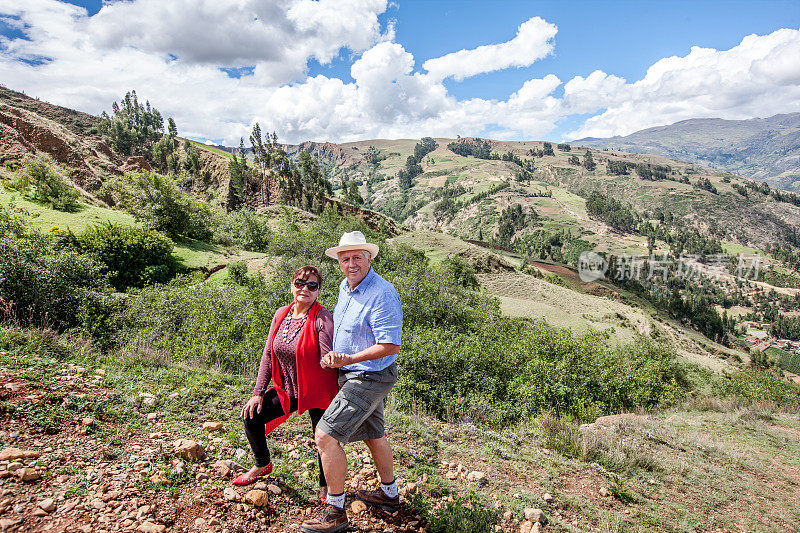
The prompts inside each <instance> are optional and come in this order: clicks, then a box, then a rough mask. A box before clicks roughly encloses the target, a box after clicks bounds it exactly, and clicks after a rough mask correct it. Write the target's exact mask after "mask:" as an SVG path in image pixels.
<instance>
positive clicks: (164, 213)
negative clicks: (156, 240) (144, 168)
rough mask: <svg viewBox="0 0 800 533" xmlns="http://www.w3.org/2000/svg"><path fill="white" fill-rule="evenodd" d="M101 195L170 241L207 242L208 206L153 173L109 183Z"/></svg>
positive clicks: (209, 211) (173, 183) (209, 228)
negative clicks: (105, 195) (179, 238)
mask: <svg viewBox="0 0 800 533" xmlns="http://www.w3.org/2000/svg"><path fill="white" fill-rule="evenodd" d="M102 190H103V192H104V193H106V194H112V195H113V196H114V197H116V198H117V201H118V202H119V203H120V205H121V206H122V207H123V209H125V210H126V211H128V212H129V213H131V214H132V215H133V216H134V217H135V218H136V219H137V220H140V221H142V222H143V223H144V224H145V225H147V226H148V227H150V228H152V229H154V230H157V231H160V232H162V233H165V234H166V235H167V236H168V237H170V238H173V239H174V238H176V237H185V238H189V239H197V240H201V241H207V240H209V239H210V238H211V235H212V232H211V219H212V212H211V209H210V208H209V206H208V205H206V204H204V203H202V202H199V201H198V200H196V199H195V198H192V197H191V196H190V195H189V194H187V193H184V192H183V191H181V190H180V188H179V187H178V186H177V185H176V184H175V181H174V180H173V179H172V178H170V177H168V176H162V175H161V174H157V173H155V172H131V173H128V174H126V175H125V177H124V178H116V179H113V180H109V181H108V182H106V183H105V184H104V185H103V189H102Z"/></svg>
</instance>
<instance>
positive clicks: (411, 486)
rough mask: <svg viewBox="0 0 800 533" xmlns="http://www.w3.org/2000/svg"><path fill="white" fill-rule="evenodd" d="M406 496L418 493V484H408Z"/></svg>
mask: <svg viewBox="0 0 800 533" xmlns="http://www.w3.org/2000/svg"><path fill="white" fill-rule="evenodd" d="M405 488H406V494H414V493H415V492H417V484H416V483H406V487H405Z"/></svg>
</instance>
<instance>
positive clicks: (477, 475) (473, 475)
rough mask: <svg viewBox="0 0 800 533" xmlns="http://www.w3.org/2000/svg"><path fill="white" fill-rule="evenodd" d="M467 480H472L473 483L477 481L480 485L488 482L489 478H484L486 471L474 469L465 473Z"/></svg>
mask: <svg viewBox="0 0 800 533" xmlns="http://www.w3.org/2000/svg"><path fill="white" fill-rule="evenodd" d="M467 481H474V482H475V483H478V484H480V485H485V484H486V483H488V482H489V480H488V479H486V473H485V472H480V471H478V470H475V471H473V472H470V473H469V474H467Z"/></svg>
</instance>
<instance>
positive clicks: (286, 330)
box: [281, 307, 311, 344]
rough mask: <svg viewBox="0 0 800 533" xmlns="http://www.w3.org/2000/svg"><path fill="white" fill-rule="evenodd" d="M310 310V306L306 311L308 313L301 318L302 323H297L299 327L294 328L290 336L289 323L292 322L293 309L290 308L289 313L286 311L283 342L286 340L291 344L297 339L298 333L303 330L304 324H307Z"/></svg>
mask: <svg viewBox="0 0 800 533" xmlns="http://www.w3.org/2000/svg"><path fill="white" fill-rule="evenodd" d="M309 311H311V308H310V307H309V308H308V311H306V314H304V315H303V316H302V317H301V318H300V323H299V324H298V325H297V329H296V330H294V333H292V335H291V336H289V324H291V323H292V311H291V309H290V310H289V312H288V313H286V324H285V325H284V326H283V332H282V333H281V338H283V342H285V343H286V344H289V343H291V342H292V341H293V340H294V339H295V337H297V335H298V334H299V333H300V330H302V329H303V326H305V325H306V320H307V319H308V312H309Z"/></svg>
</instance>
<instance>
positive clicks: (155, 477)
mask: <svg viewBox="0 0 800 533" xmlns="http://www.w3.org/2000/svg"><path fill="white" fill-rule="evenodd" d="M150 483H153V484H154V485H155V484H158V483H161V484H162V485H169V484H170V483H169V479H167V478H166V477H164V476H162V475H161V474H153V475H152V476H150Z"/></svg>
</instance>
